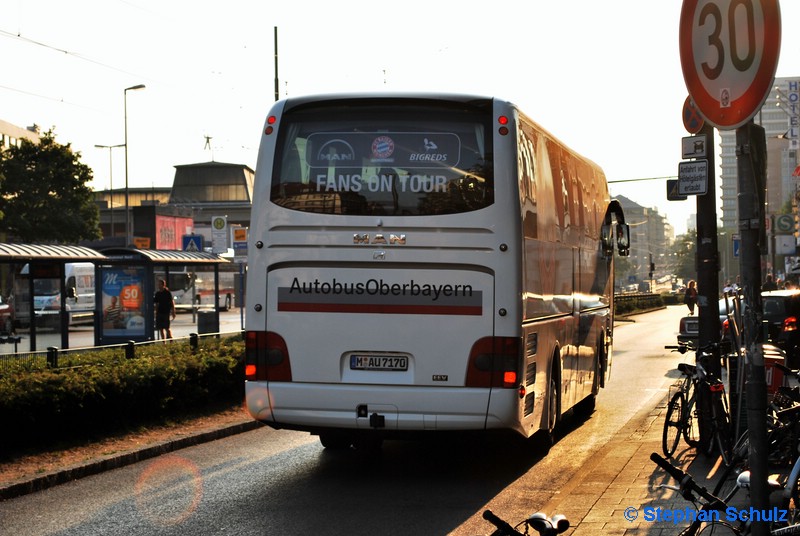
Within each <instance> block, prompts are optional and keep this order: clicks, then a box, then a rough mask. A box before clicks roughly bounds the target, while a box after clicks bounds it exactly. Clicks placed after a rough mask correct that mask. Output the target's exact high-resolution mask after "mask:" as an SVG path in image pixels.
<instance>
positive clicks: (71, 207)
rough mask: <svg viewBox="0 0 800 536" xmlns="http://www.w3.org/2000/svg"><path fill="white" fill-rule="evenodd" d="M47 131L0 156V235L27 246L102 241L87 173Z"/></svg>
mask: <svg viewBox="0 0 800 536" xmlns="http://www.w3.org/2000/svg"><path fill="white" fill-rule="evenodd" d="M79 159H80V153H73V152H72V149H71V147H70V144H67V145H61V144H59V143H57V142H56V140H55V135H54V134H53V131H52V130H49V131H47V132H46V133H44V135H42V137H41V138H40V140H39V143H34V142H32V141H30V140H27V139H22V140H21V142H20V144H19V145H18V146H11V147H8V148H6V149H4V150H2V151H0V218H2V219H0V231H2V232H5V233H6V235H7V237H8V239H17V240H19V241H21V242H26V243H36V242H40V243H41V242H44V243H51V242H55V243H67V244H69V243H72V244H74V243H77V242H78V241H80V240H95V239H98V238H101V236H102V235H101V233H100V214H99V211H98V209H97V205H95V202H94V196H93V194H92V190H91V188H89V186H87V183H88V182H89V181H91V180H92V170H91V168H89V166H87V165H85V164H82V163H81V162H80V160H79Z"/></svg>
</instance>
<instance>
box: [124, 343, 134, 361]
mask: <svg viewBox="0 0 800 536" xmlns="http://www.w3.org/2000/svg"><path fill="white" fill-rule="evenodd" d="M135 345H136V343H135V342H134V341H128V343H127V344H126V345H125V359H133V358H135V357H136V346H135Z"/></svg>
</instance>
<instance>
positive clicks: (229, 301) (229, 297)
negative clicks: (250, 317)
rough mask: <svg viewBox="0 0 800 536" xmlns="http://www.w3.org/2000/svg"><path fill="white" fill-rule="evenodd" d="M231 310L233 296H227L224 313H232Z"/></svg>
mask: <svg viewBox="0 0 800 536" xmlns="http://www.w3.org/2000/svg"><path fill="white" fill-rule="evenodd" d="M230 309H231V295H230V294H227V295H226V296H225V306H224V307H223V308H222V310H223V311H230Z"/></svg>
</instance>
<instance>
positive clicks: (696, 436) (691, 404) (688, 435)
mask: <svg viewBox="0 0 800 536" xmlns="http://www.w3.org/2000/svg"><path fill="white" fill-rule="evenodd" d="M689 385H690V386H691V387H689V390H688V393H689V395H688V396H687V397H686V399H685V401H686V404H685V405H684V407H683V413H684V418H683V420H684V422H685V423H686V424H685V425H684V427H683V439H684V441H686V444H687V445H689V446H690V447H693V448H697V446H698V445H699V444H700V419H698V418H697V397H696V396H695V389H694V384H693V383H690V384H689Z"/></svg>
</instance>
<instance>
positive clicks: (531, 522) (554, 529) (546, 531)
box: [483, 510, 569, 536]
mask: <svg viewBox="0 0 800 536" xmlns="http://www.w3.org/2000/svg"><path fill="white" fill-rule="evenodd" d="M483 519H485V520H486V521H488V522H489V523H491V524H492V525H494V526H495V527H497V530H495V531H494V532H493V533H492V536H525V535H527V534H529V532H528V529H533V530H535V531H536V532H538V533H539V535H540V536H555V535H556V534H561V533H562V532H565V531H566V530H567V529H568V528H569V520H567V518H566V517H564V516H563V515H554V516H553V517H547V515H545V514H543V513H542V512H537V513H535V514H533V515H531V516H530V517H528V518H527V519H525V520H523V521H521V522H520V523H518V524H517V525H516V526H515V527H512V526H511V524H510V523H508V522H507V521H504V520H502V519H500V518H499V517H497V516H496V515H494V514H493V513H492V511H491V510H484V512H483ZM520 530H524V531H525V532H520Z"/></svg>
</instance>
